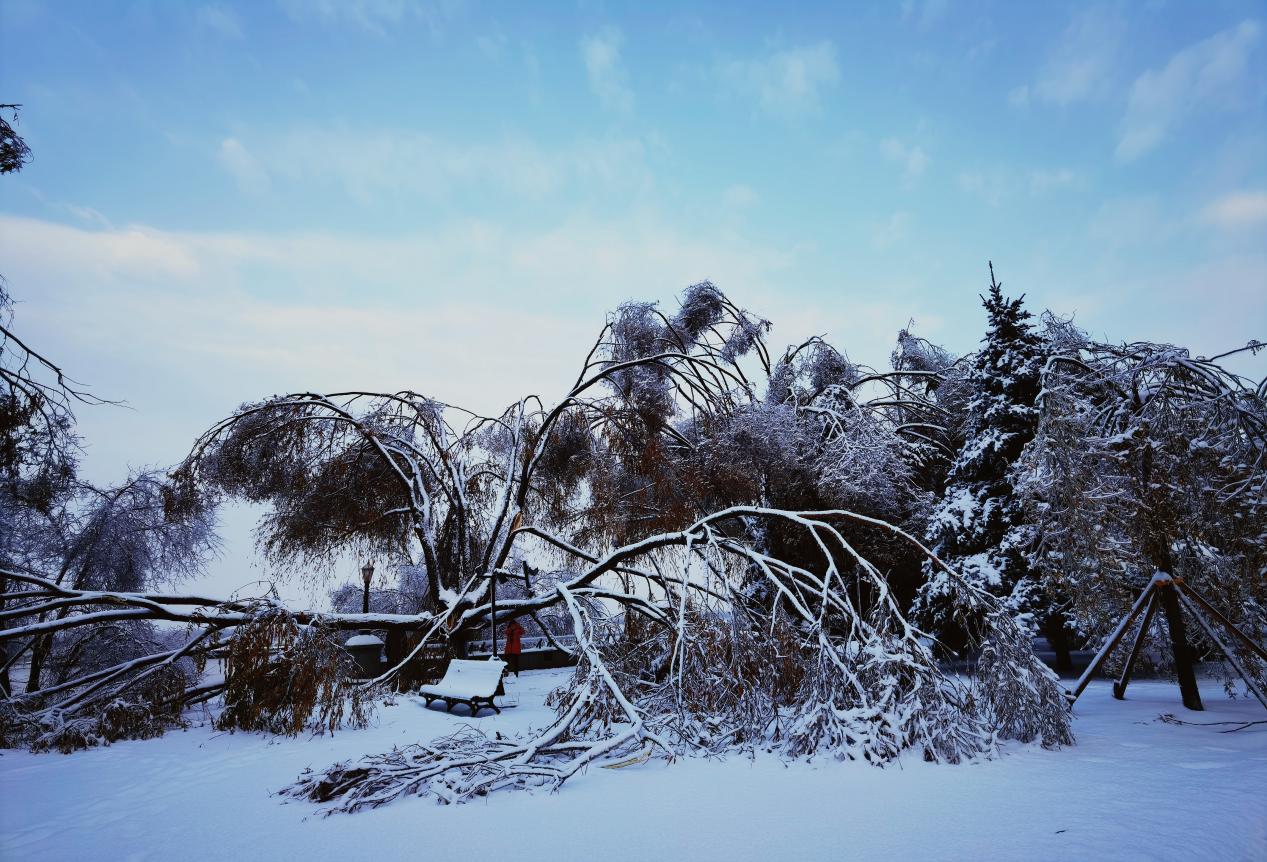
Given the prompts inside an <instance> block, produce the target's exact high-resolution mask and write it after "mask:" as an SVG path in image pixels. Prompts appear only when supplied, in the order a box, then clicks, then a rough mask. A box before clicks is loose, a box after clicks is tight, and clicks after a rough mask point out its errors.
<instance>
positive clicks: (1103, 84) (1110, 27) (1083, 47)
mask: <svg viewBox="0 0 1267 862" xmlns="http://www.w3.org/2000/svg"><path fill="white" fill-rule="evenodd" d="M1125 35H1126V22H1125V21H1124V20H1123V19H1122V17H1121V16H1120V15H1118V14H1117V13H1115V12H1112V11H1109V10H1106V9H1102V8H1098V7H1092V8H1088V9H1083V10H1081V11H1079V12H1077V13H1076V14H1075V15H1074V16H1073V20H1072V21H1070V22H1069V26H1068V27H1066V28H1065V30H1064V32H1063V33H1061V35H1060V38H1059V39H1057V40H1056V44H1055V45H1054V46H1053V47H1052V50H1051V53H1050V54H1049V55H1048V57H1047V60H1046V61H1045V63H1044V64H1043V66H1042V68H1041V69H1040V70H1039V73H1038V77H1037V79H1036V80H1035V81H1034V85H1033V87H1032V88H1030V95H1032V96H1033V97H1034V98H1036V99H1040V100H1042V101H1045V102H1051V103H1053V104H1056V105H1068V104H1071V103H1073V102H1080V101H1084V100H1086V99H1092V98H1097V97H1101V96H1104V95H1107V93H1108V92H1109V91H1110V87H1111V85H1112V80H1113V71H1114V68H1115V66H1116V63H1117V58H1118V55H1119V53H1120V47H1121V43H1122V40H1123V38H1124V37H1125Z"/></svg>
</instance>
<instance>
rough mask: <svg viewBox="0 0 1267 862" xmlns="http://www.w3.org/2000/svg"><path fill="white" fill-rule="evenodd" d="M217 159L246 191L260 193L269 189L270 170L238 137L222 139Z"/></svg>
mask: <svg viewBox="0 0 1267 862" xmlns="http://www.w3.org/2000/svg"><path fill="white" fill-rule="evenodd" d="M216 159H217V160H218V161H219V162H220V166H221V167H223V168H224V169H225V170H226V171H228V172H229V175H230V176H232V177H233V179H234V181H235V182H236V183H237V184H238V188H239V189H241V190H242V191H243V192H244V193H246V194H249V195H259V194H263V193H264V192H266V191H268V187H269V179H268V172H267V171H266V170H265V169H264V166H263V165H261V164H260V162H259V160H258V159H257V158H255V156H254V155H252V154H251V153H250V151H248V150H247V148H246V147H244V146H243V145H242V142H241V141H239V140H238V139H237V138H225V139H224V140H223V141H221V142H220V147H219V149H218V150H216Z"/></svg>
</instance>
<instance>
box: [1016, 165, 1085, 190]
mask: <svg viewBox="0 0 1267 862" xmlns="http://www.w3.org/2000/svg"><path fill="white" fill-rule="evenodd" d="M1081 184H1082V177H1081V176H1080V175H1079V174H1078V173H1077V172H1076V171H1073V170H1070V169H1069V168H1055V169H1053V170H1035V171H1030V172H1029V189H1030V191H1031V192H1033V193H1034V194H1042V193H1044V192H1049V191H1055V190H1058V189H1068V188H1074V187H1077V186H1079V185H1081Z"/></svg>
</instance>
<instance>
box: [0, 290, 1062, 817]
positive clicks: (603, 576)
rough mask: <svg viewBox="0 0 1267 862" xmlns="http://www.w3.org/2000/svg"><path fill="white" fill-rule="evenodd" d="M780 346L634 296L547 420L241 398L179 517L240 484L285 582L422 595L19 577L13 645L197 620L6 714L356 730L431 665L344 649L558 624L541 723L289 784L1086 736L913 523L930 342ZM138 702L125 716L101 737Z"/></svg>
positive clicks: (360, 395)
mask: <svg viewBox="0 0 1267 862" xmlns="http://www.w3.org/2000/svg"><path fill="white" fill-rule="evenodd" d="M767 329H768V323H767V322H766V321H764V320H762V319H760V318H757V317H755V316H753V315H751V314H749V313H748V312H745V311H743V310H742V309H739V308H738V307H736V306H734V305H733V304H732V303H731V302H730V301H729V300H728V299H726V298H725V297H724V296H723V295H722V294H721V293H720V292H719V291H717V289H716V288H715V287H713V286H712V285H711V284H708V283H704V284H700V285H695V286H694V287H692V288H691V289H690V290H688V291H687V293H686V295H685V296H684V298H683V302H682V305H681V307H680V308H679V310H678V311H677V312H676V313H675V314H673V315H671V316H670V315H666V314H664V313H662V312H661V311H660V310H659V309H658V308H656V306H654V305H651V304H646V303H630V304H627V305H625V306H622V307H621V308H620V309H619V310H618V311H617V312H616V313H615V314H614V315H613V316H612V317H611V318H610V319H609V321H608V323H607V325H606V326H605V327H604V329H603V330H602V333H601V334H600V336H599V338H598V339H597V340H596V342H595V344H594V345H593V347H592V348H591V350H590V352H589V354H588V356H587V357H586V360H585V362H584V364H583V366H582V368H581V371H580V373H579V374H578V376H577V379H576V382H575V383H574V384H573V386H572V387H571V389H570V390H569V391H568V393H567V394H566V395H565V396H564V398H563V399H561V400H560V401H559V402H558V403H557V404H554V405H553V406H550V407H546V406H545V405H544V403H543V402H542V401H541V400H540V399H538V398H535V397H530V398H525V399H523V400H521V401H519V402H518V403H517V404H515V405H513V406H512V407H511V408H510V409H508V410H507V411H506V412H505V413H503V414H502V415H500V416H497V417H481V416H475V415H472V414H469V413H462V412H460V411H458V410H457V409H456V408H453V407H450V406H448V405H444V404H441V403H439V402H436V401H434V400H432V399H429V398H426V397H424V396H421V395H419V394H417V393H413V392H400V393H390V394H385V393H370V392H344V393H335V394H316V393H299V394H292V395H286V396H280V397H276V398H271V399H267V400H265V401H262V402H258V403H255V404H248V405H245V406H244V407H243V408H241V409H240V410H239V411H237V412H236V413H235V414H234V415H233V416H231V417H229V418H227V419H225V420H224V421H223V422H220V423H218V424H217V425H216V426H214V427H213V428H212V429H210V430H209V431H208V432H207V433H206V434H205V435H203V436H202V437H201V438H200V439H199V440H198V441H197V442H196V444H195V446H194V447H193V451H192V452H191V454H190V456H189V458H188V459H187V460H186V461H185V462H184V463H183V464H182V465H180V467H179V468H177V469H176V470H175V471H174V473H173V474H172V477H171V493H170V506H169V514H170V515H171V516H172V517H174V518H179V517H181V516H182V514H183V512H184V511H185V507H192V508H193V509H195V510H197V511H206V510H208V509H209V508H210V507H211V506H212V505H214V503H215V502H216V501H217V500H218V499H219V498H220V497H226V496H227V497H234V498H245V499H248V500H251V501H254V502H258V503H266V504H269V505H271V507H272V509H271V511H270V513H269V514H268V515H267V516H266V517H265V519H264V521H263V523H262V525H261V534H260V535H261V547H262V549H263V551H264V552H265V554H266V555H267V556H268V557H269V558H270V559H271V560H272V561H273V562H274V564H276V565H277V566H278V567H279V568H280V569H282V570H286V569H291V570H313V569H314V568H315V569H318V570H319V569H320V567H322V566H326V567H328V566H329V565H330V561H331V560H332V559H335V558H336V557H337V555H339V554H346V553H350V552H355V553H362V554H366V555H369V554H374V555H376V556H379V557H385V558H387V559H390V560H393V561H395V562H396V564H397V565H399V566H400V567H401V568H402V570H405V569H407V570H408V571H410V572H413V573H420V574H421V577H422V578H423V581H424V582H425V584H426V589H425V591H424V594H423V595H422V597H421V600H420V602H419V604H418V606H417V607H415V608H412V609H411V612H408V613H397V614H351V613H323V612H311V611H294V610H291V609H288V608H286V607H284V606H283V605H282V604H281V603H280V602H279V601H278V600H277V599H276V597H275V596H264V597H256V598H251V599H233V600H217V599H213V598H211V597H199V596H187V595H179V594H169V593H162V592H142V591H111V590H85V589H76V588H73V587H68V586H66V585H65V584H61V583H59V582H58V581H57V580H56V579H53V578H49V577H44V576H41V575H40V574H38V573H35V572H28V571H17V570H14V571H11V572H5V573H4V575H5V577H6V578H7V579H8V581H10V582H13V583H16V584H20V585H21V589H20V590H19V591H17V592H10V593H9V594H8V596H7V599H8V605H7V606H6V607H5V609H4V610H3V612H2V613H3V614H4V617H3V619H4V621H5V623H6V625H7V626H8V627H6V628H3V629H0V641H4V642H17V643H19V644H21V643H23V642H24V641H25V642H32V641H34V640H35V639H37V638H41V637H49V636H59V635H62V634H65V633H67V632H69V631H71V630H73V629H77V628H82V627H96V626H105V625H115V624H118V625H123V624H129V625H130V624H137V623H153V622H161V623H164V624H166V625H167V626H168V629H169V630H171V629H174V628H179V627H180V626H182V625H183V626H184V627H185V631H184V634H183V636H182V637H183V640H182V641H181V642H179V643H172V644H171V645H166V646H165V648H162V649H154V650H152V651H149V652H146V653H145V654H142V655H136V656H129V657H127V658H126V659H125V660H123V661H120V662H118V663H117V664H116V665H114V666H111V667H108V668H102V669H97V670H94V671H92V672H91V673H88V674H86V675H81V676H79V677H76V678H72V679H68V680H65V681H64V682H62V683H59V684H57V685H51V686H46V687H44V688H41V689H39V690H37V691H32V692H28V693H24V694H22V695H17V696H14V697H11V698H9V699H8V700H7V701H6V702H5V707H4V710H5V712H4V716H3V718H4V727H5V730H4V732H5V734H6V738H7V739H9V740H18V741H25V742H27V743H29V744H33V745H35V746H36V747H60V748H63V749H67V748H74V747H78V746H82V745H88V744H94V742H96V741H109V740H110V739H111V738H117V736H119V735H127V734H128V732H129V729H133V730H135V732H136V735H148V734H150V733H151V731H152V730H154V729H157V728H160V727H161V726H162V725H163V724H164V722H167V723H172V722H176V721H179V720H180V719H179V716H180V707H181V706H182V705H184V704H188V703H192V702H198V701H202V700H206V699H208V698H211V697H216V696H220V697H222V698H223V701H224V707H223V710H222V711H221V712H220V721H221V722H222V724H223V725H224V726H229V727H242V728H250V729H265V730H269V731H272V732H288V733H295V732H298V731H299V730H300V729H302V728H304V727H320V728H323V729H333V728H334V727H336V726H337V725H338V724H339V723H340V722H341V721H343V720H349V721H351V722H352V723H356V722H357V721H360V720H362V719H363V716H364V712H363V710H364V707H365V705H366V703H367V702H368V700H369V698H370V697H372V694H373V687H374V686H376V685H378V684H381V683H384V682H387V681H390V680H391V678H392V677H393V676H394V675H395V674H397V673H399V671H400V669H401V668H402V667H403V666H404V665H405V663H406V662H407V661H408V660H409V658H410V656H405V657H404V658H403V660H401V661H399V662H397V663H396V665H395V666H394V667H393V668H392V669H391V670H389V671H387V672H386V673H385V674H383V675H382V676H381V677H379V678H378V679H376V680H371V681H368V682H366V683H360V684H352V683H351V682H350V678H349V665H348V663H347V661H346V656H342V655H341V651H340V650H339V647H338V644H337V641H336V639H334V638H333V637H331V636H330V633H332V632H337V631H340V630H349V629H375V630H390V629H404V630H410V631H413V632H416V633H419V634H420V638H419V640H420V642H419V643H418V644H417V646H416V647H415V649H414V651H413V653H412V654H411V655H416V654H417V653H418V651H419V650H422V649H423V648H424V647H425V646H427V645H428V644H431V643H436V642H447V645H448V647H449V648H450V649H452V650H454V651H457V652H460V651H461V649H462V646H463V644H464V642H465V640H467V639H468V638H470V637H471V636H472V634H473V633H475V632H477V631H479V630H482V629H484V628H486V627H491V628H493V629H494V630H495V629H496V627H497V626H499V625H501V624H503V623H505V622H507V621H509V620H511V619H516V618H529V619H531V618H534V617H538V616H539V615H546V614H554V615H556V616H559V617H562V618H565V619H567V620H568V621H569V622H570V625H571V627H572V629H573V630H574V632H575V635H576V638H577V644H578V652H579V656H578V658H579V662H578V668H577V672H576V674H575V676H574V678H573V679H572V681H571V683H570V684H569V685H568V686H566V687H564V688H563V689H560V690H559V691H558V692H556V693H555V694H554V695H553V696H552V703H553V704H554V705H555V706H556V707H557V710H558V717H557V719H556V721H555V722H554V723H553V724H551V725H550V726H549V727H548V728H546V729H544V730H542V731H541V732H539V733H537V734H535V735H533V736H530V737H526V738H522V739H514V740H508V739H502V738H494V739H487V738H484V737H481V736H478V735H472V734H469V733H468V734H462V735H458V736H454V737H450V738H448V739H445V740H438V741H435V742H432V743H429V744H425V745H423V744H419V745H416V746H411V747H409V748H407V749H402V750H398V751H393V752H391V753H388V754H382V755H376V756H371V757H368V758H366V759H365V760H363V761H362V762H361V763H359V764H340V765H337V766H335V767H332V768H331V769H329V770H326V771H324V772H322V773H316V774H309V775H306V776H304V777H302V778H301V779H300V780H299V781H298V782H297V783H296V784H295V785H294V786H293V787H292V788H290V789H289V791H288V792H289V793H291V794H292V795H296V796H301V797H305V798H311V799H314V800H317V801H322V802H333V803H334V806H333V807H334V808H338V809H343V810H355V809H358V808H363V807H367V806H374V805H378V804H382V803H383V802H386V801H389V800H391V799H394V798H397V797H399V796H402V795H407V794H411V793H420V794H433V795H435V796H437V797H438V798H440V799H443V800H446V801H460V800H463V799H467V798H470V797H471V796H474V795H480V794H483V793H487V792H490V791H493V790H497V789H500V788H508V787H523V786H533V785H548V786H554V787H557V786H559V785H561V784H562V783H564V782H565V781H567V780H568V779H569V778H570V777H572V776H573V775H575V774H576V773H577V771H578V770H580V769H582V768H584V767H585V766H587V765H589V764H600V765H604V766H611V765H619V764H621V763H625V762H629V761H630V759H637V758H641V757H650V756H653V755H655V756H665V757H677V756H685V755H689V754H692V753H699V752H714V753H723V752H728V751H755V750H758V749H763V750H768V751H771V752H777V753H779V754H780V755H782V756H788V757H832V758H841V759H857V760H862V761H865V762H868V763H872V764H876V765H883V764H885V763H890V762H892V761H893V760H894V759H896V758H898V757H900V756H902V755H903V754H905V753H908V752H909V753H911V754H913V755H914V756H917V757H920V758H923V759H927V760H931V761H937V762H946V763H957V762H961V761H963V760H967V759H972V758H978V757H988V756H991V755H992V754H994V753H995V752H996V751H997V746H998V741H999V740H1000V739H1018V740H1023V741H1027V742H1028V741H1038V742H1040V743H1042V744H1043V745H1048V746H1056V745H1062V744H1067V743H1069V742H1071V741H1072V737H1071V734H1070V730H1069V712H1068V708H1067V705H1066V703H1065V700H1064V698H1063V696H1062V694H1061V692H1060V689H1059V687H1058V686H1057V684H1056V679H1055V677H1054V675H1053V674H1051V672H1050V671H1048V670H1047V669H1046V668H1045V667H1044V666H1043V665H1042V664H1041V663H1040V662H1039V661H1038V660H1037V659H1036V658H1035V656H1034V654H1033V652H1032V651H1031V649H1030V646H1029V641H1028V637H1027V635H1026V633H1024V632H1023V631H1022V630H1021V629H1020V628H1018V626H1017V625H1016V623H1015V621H1014V620H1013V619H1012V618H1011V616H1010V614H1009V612H1008V611H1006V610H1005V609H1004V608H1003V607H1002V606H1001V605H1000V604H999V602H998V601H997V600H996V599H994V598H993V597H992V596H990V595H989V594H988V593H986V592H984V591H982V590H981V589H979V588H977V587H975V586H973V585H972V584H970V583H968V582H966V581H964V580H963V579H962V578H961V577H960V576H959V575H958V574H957V573H956V572H954V571H952V570H951V569H950V568H949V567H947V566H946V565H945V564H944V563H942V562H941V561H940V560H938V559H937V558H936V556H935V555H933V554H932V553H931V552H930V551H929V550H928V549H927V548H926V547H924V546H923V545H922V544H921V543H920V542H919V541H918V540H917V539H915V538H914V535H915V534H916V533H917V532H918V529H914V530H913V529H908V528H907V526H911V527H916V528H917V527H918V526H919V525H918V517H919V515H918V513H919V512H920V511H921V508H922V507H924V502H923V501H924V500H925V496H926V494H927V491H926V490H924V489H923V488H922V486H921V484H920V482H921V481H922V480H921V479H920V476H921V475H922V474H925V473H929V472H930V471H931V472H932V473H935V472H936V470H937V469H938V467H937V464H938V463H939V462H941V463H944V462H945V461H946V453H947V452H948V451H950V447H949V446H948V445H947V442H946V438H947V435H948V433H949V432H948V425H949V422H948V421H947V420H946V418H945V415H944V414H945V413H946V410H947V408H946V407H944V406H942V404H940V403H939V402H938V401H937V399H936V397H935V396H934V395H933V392H934V390H935V388H936V387H935V386H932V385H931V381H934V380H937V379H940V375H941V374H942V372H941V371H939V370H935V369H934V368H931V367H922V365H921V362H916V361H915V360H914V359H913V358H912V357H916V355H917V354H918V353H919V351H925V352H927V349H926V347H925V346H922V345H919V344H917V343H915V342H914V341H912V340H910V339H909V337H908V339H907V340H908V342H909V343H908V344H907V345H906V348H905V350H906V353H907V354H909V355H908V356H907V358H906V359H904V360H903V362H902V363H899V364H898V365H897V367H896V368H895V370H894V371H892V372H876V371H873V370H870V369H866V368H862V367H860V366H856V365H854V364H852V363H850V362H849V361H848V359H847V358H846V357H845V356H844V355H843V354H841V353H839V352H838V351H836V350H835V349H834V348H832V347H831V346H830V345H827V344H826V343H825V342H823V341H822V340H821V339H817V338H814V339H809V340H808V341H806V342H804V343H802V344H801V345H799V346H796V347H793V348H790V349H789V350H788V351H786V352H785V353H784V355H783V356H782V357H778V358H776V357H773V356H772V355H771V354H770V352H769V351H768V349H767V348H766V346H765V343H764V335H765V333H766V331H767ZM463 416H464V417H466V421H465V422H464V424H462V425H461V427H458V426H457V425H455V424H453V423H454V420H455V417H463ZM530 559H533V560H540V559H552V560H554V561H555V562H557V564H558V565H557V567H556V569H555V570H554V571H552V572H546V573H545V574H542V575H538V576H536V578H535V580H529V581H528V582H527V583H526V584H525V587H524V589H523V590H522V591H521V593H520V595H518V596H515V597H513V598H510V599H506V598H504V597H503V599H502V600H501V601H498V602H496V603H495V604H494V602H493V601H492V597H491V596H490V595H488V594H487V591H488V587H489V584H490V581H491V579H492V578H495V577H498V576H510V575H512V574H514V575H515V576H516V577H518V572H519V570H520V569H521V568H522V570H523V571H524V572H527V571H528V568H527V567H526V566H525V565H524V564H526V563H527V562H528V561H529V560H530ZM925 561H928V564H929V565H931V566H933V567H935V569H936V570H937V571H939V572H941V573H942V574H943V575H944V577H945V580H946V582H947V584H949V585H950V587H949V591H950V593H951V603H950V604H951V607H952V609H953V612H955V613H957V614H959V615H960V616H961V617H962V619H963V620H965V621H969V620H970V621H971V636H972V638H973V645H974V647H975V648H976V652H977V654H978V655H979V658H978V661H977V662H976V666H975V673H974V674H972V675H969V676H963V677H960V676H952V675H948V674H947V673H945V672H943V670H942V669H941V668H939V666H938V664H937V662H936V661H935V659H934V656H933V653H932V651H931V646H932V644H931V640H930V639H929V638H928V637H927V636H926V635H925V634H924V633H922V632H921V631H919V630H918V629H917V628H916V627H915V626H913V625H912V624H911V622H910V621H909V620H908V619H907V617H906V616H905V613H904V600H900V599H899V596H898V595H897V584H896V583H895V573H898V572H901V571H916V572H918V571H919V568H920V566H921V565H923V564H924V562H925ZM212 659H227V663H226V678H225V680H224V681H223V682H219V681H211V682H208V681H207V680H205V679H203V678H201V677H200V671H201V669H202V667H203V666H204V665H205V663H206V662H207V661H210V660H212ZM160 679H161V680H163V682H164V684H163V685H161V686H160V685H154V686H147V685H146V683H147V682H148V681H155V682H157V681H158V680H160ZM279 690H284V691H286V692H294V693H293V694H288V695H287V696H283V697H279V696H278V691H279ZM121 710H122V711H124V712H126V713H127V714H128V715H132V716H135V718H134V719H133V721H132V722H131V724H129V725H120V724H118V723H117V722H113V721H112V720H111V719H110V718H109V716H110V715H111V714H113V713H118V712H120V711H121ZM112 711H113V713H112Z"/></svg>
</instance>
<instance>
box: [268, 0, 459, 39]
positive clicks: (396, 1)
mask: <svg viewBox="0 0 1267 862" xmlns="http://www.w3.org/2000/svg"><path fill="white" fill-rule="evenodd" d="M278 4H279V5H280V6H281V8H282V9H283V11H285V12H286V14H287V15H289V16H290V17H291V19H292V20H295V21H318V22H320V23H321V24H324V25H326V26H333V27H349V26H350V27H355V28H357V29H359V30H363V31H365V32H367V33H374V34H376V35H379V36H385V35H387V33H388V32H389V31H390V30H391V29H392V28H393V27H398V26H400V25H403V24H406V23H410V22H420V23H423V24H425V25H427V26H428V27H430V28H432V29H435V28H437V27H439V26H440V25H441V24H443V23H444V22H445V21H446V20H448V19H449V18H451V17H452V16H453V15H454V14H455V13H456V11H457V10H458V9H459V8H460V6H461V4H460V3H458V2H452V0H450V2H445V0H439V2H436V0H278Z"/></svg>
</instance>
